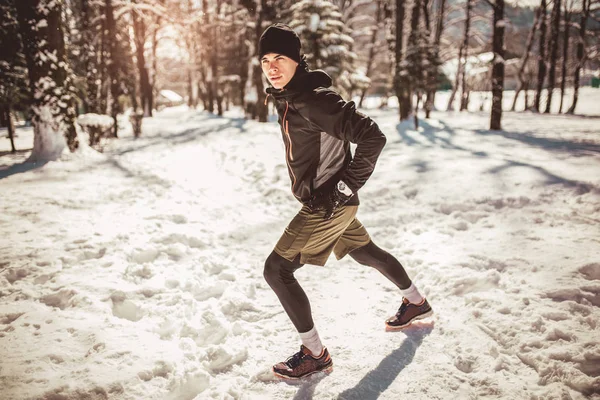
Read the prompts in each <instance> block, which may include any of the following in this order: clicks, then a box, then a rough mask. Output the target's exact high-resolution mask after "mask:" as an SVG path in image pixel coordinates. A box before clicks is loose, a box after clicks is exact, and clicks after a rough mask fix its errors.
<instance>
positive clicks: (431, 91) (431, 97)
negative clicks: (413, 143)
mask: <svg viewBox="0 0 600 400" xmlns="http://www.w3.org/2000/svg"><path fill="white" fill-rule="evenodd" d="M445 10H446V0H441V2H440V9H439V11H438V20H437V25H436V28H435V40H434V42H433V45H434V49H435V57H436V58H437V57H438V56H439V52H440V41H441V40H442V31H443V29H444V13H445ZM436 70H437V69H436ZM437 79H438V77H437V74H435V75H432V76H430V81H429V83H430V85H429V87H428V90H427V98H426V100H425V118H429V113H430V112H431V110H433V108H434V104H435V93H436V91H437V87H436V86H437Z"/></svg>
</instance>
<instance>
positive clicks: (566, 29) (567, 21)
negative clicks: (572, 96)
mask: <svg viewBox="0 0 600 400" xmlns="http://www.w3.org/2000/svg"><path fill="white" fill-rule="evenodd" d="M569 3H570V5H569ZM564 4H565V10H564V14H563V18H564V23H563V48H562V49H563V56H562V68H561V77H560V106H559V107H558V112H559V114H560V113H562V109H563V103H564V99H565V84H566V81H567V62H568V60H569V33H570V31H571V10H572V9H573V0H571V1H570V2H569V0H566V1H565V3H564Z"/></svg>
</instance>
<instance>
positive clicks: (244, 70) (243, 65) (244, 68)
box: [238, 24, 250, 110]
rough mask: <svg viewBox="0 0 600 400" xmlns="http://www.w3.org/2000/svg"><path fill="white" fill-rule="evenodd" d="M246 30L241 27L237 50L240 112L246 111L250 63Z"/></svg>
mask: <svg viewBox="0 0 600 400" xmlns="http://www.w3.org/2000/svg"><path fill="white" fill-rule="evenodd" d="M247 32H248V30H247V28H246V24H244V27H243V33H242V34H241V35H240V41H239V44H238V46H239V49H240V64H239V66H240V69H239V74H240V84H239V86H238V90H239V95H240V97H239V102H240V107H241V108H242V110H245V109H246V84H247V83H248V75H249V74H248V62H249V61H250V55H249V48H248V46H247V45H246V36H247V34H248V33H247Z"/></svg>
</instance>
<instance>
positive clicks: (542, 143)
mask: <svg viewBox="0 0 600 400" xmlns="http://www.w3.org/2000/svg"><path fill="white" fill-rule="evenodd" d="M438 124H439V126H434V125H431V124H430V123H429V122H428V121H427V120H419V125H420V127H422V129H421V130H419V131H415V130H410V131H411V135H409V134H408V132H407V130H406V128H405V127H404V126H403V125H402V124H397V125H396V129H397V131H398V134H399V136H400V138H401V142H402V143H404V144H405V145H408V146H413V147H435V146H439V147H441V148H443V149H448V150H458V151H462V152H466V153H470V154H471V155H472V156H474V157H476V158H483V157H489V155H488V154H487V153H486V152H484V151H474V150H473V149H469V148H466V147H462V146H458V145H456V144H455V143H453V137H454V136H455V135H456V132H455V130H454V129H453V128H451V127H450V126H448V125H446V124H445V123H444V122H442V121H438ZM474 132H475V134H476V135H480V136H483V137H485V136H501V137H504V138H506V139H509V140H513V141H518V142H520V143H522V144H525V145H528V146H530V147H537V148H540V149H544V150H548V151H552V152H563V153H564V152H566V153H568V154H571V155H573V156H585V155H591V154H592V153H600V145H599V144H594V143H580V142H575V141H569V140H564V139H550V138H544V137H537V136H535V135H534V134H533V133H532V132H510V131H503V130H501V131H491V130H484V129H478V130H474ZM413 135H414V136H415V137H416V135H419V136H418V137H420V138H422V139H424V141H422V140H416V139H415V137H414V136H413ZM504 161H505V164H504V165H502V166H498V167H494V168H491V169H489V170H488V171H487V172H488V173H490V174H493V175H496V174H498V173H500V172H502V171H504V170H506V169H508V168H513V167H525V168H530V169H533V170H535V171H537V172H538V173H540V174H541V175H542V176H544V177H545V178H546V181H545V183H546V184H548V185H554V184H560V185H563V186H565V187H567V188H570V189H573V188H575V189H576V190H577V192H578V194H583V193H587V192H589V191H591V190H600V188H598V187H596V186H594V185H591V184H589V183H586V182H582V181H577V180H570V179H566V178H563V177H561V176H558V175H555V174H553V173H551V172H549V171H548V170H546V169H545V168H543V167H540V166H538V165H534V164H531V163H525V162H521V161H518V160H509V159H505V160H504ZM411 165H412V166H413V167H415V168H416V169H417V171H418V172H419V173H423V172H427V171H428V170H429V163H428V162H427V161H425V160H420V161H414V162H413V163H412V164H411Z"/></svg>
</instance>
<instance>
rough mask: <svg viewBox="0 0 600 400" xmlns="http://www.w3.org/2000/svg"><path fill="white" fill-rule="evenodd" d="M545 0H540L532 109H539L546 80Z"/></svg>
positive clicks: (537, 110)
mask: <svg viewBox="0 0 600 400" xmlns="http://www.w3.org/2000/svg"><path fill="white" fill-rule="evenodd" d="M546 9H547V5H546V0H542V2H541V4H540V10H541V12H540V49H539V56H538V57H539V58H538V80H537V91H536V93H535V100H534V111H536V112H539V111H540V103H541V98H542V89H543V88H544V81H545V80H546Z"/></svg>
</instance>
